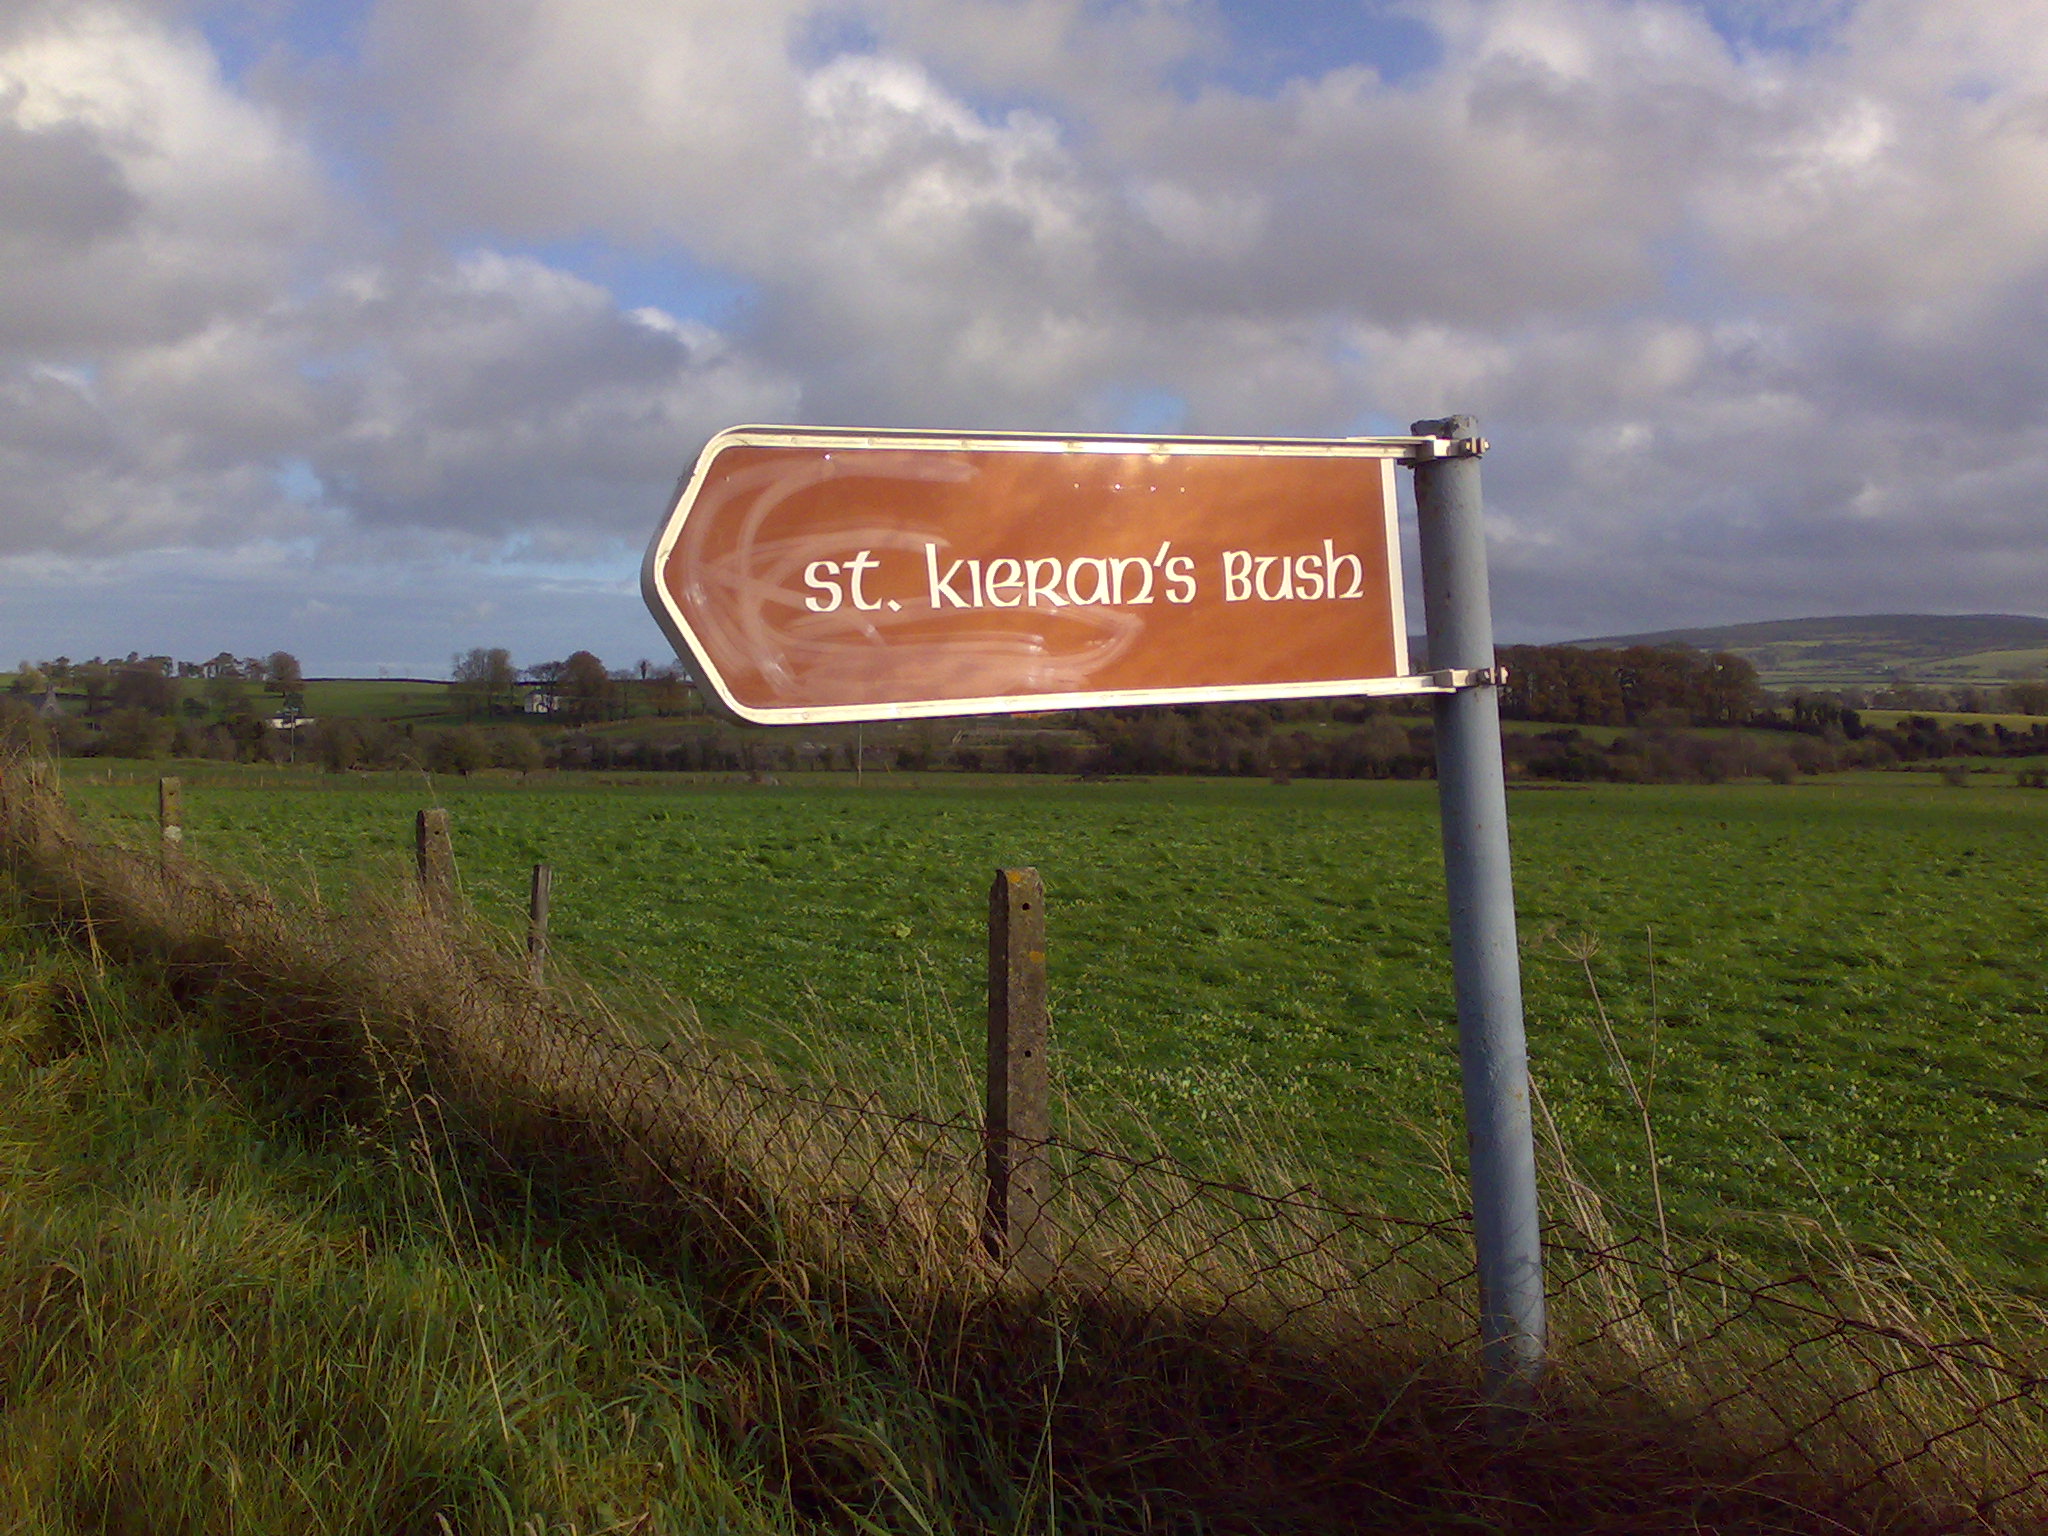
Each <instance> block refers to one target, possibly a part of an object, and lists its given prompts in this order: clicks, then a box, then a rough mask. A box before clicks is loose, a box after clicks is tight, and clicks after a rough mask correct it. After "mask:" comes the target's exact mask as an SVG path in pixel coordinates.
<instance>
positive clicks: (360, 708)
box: [305, 677, 460, 721]
mask: <svg viewBox="0 0 2048 1536" xmlns="http://www.w3.org/2000/svg"><path fill="white" fill-rule="evenodd" d="M305 699H306V703H305V712H306V713H307V714H308V715H311V716H313V717H314V718H315V719H329V720H414V721H418V720H440V719H446V720H451V721H452V720H456V719H459V718H460V715H459V714H458V713H457V712H455V711H453V710H452V709H451V706H450V703H449V698H448V684H446V683H440V682H432V681H427V680H422V679H420V678H404V677H399V678H367V677H314V678H308V679H307V680H306V687H305Z"/></svg>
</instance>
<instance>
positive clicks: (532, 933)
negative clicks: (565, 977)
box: [526, 864, 555, 987]
mask: <svg viewBox="0 0 2048 1536" xmlns="http://www.w3.org/2000/svg"><path fill="white" fill-rule="evenodd" d="M554 884H555V872H554V870H553V869H552V868H550V867H549V866H548V865H546V864H536V865H534V866H533V884H532V885H531V887H529V889H528V891H527V897H526V968H527V973H528V974H529V975H530V976H532V978H533V984H534V985H535V986H536V987H538V986H541V985H542V984H544V983H545V982H546V981H547V977H548V896H549V893H550V892H551V891H552V890H553V889H554Z"/></svg>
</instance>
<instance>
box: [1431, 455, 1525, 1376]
mask: <svg viewBox="0 0 2048 1536" xmlns="http://www.w3.org/2000/svg"><path fill="white" fill-rule="evenodd" d="M1410 430H1411V431H1413V432H1414V433H1415V435H1416V436H1418V437H1436V438H1441V439H1448V440H1449V441H1448V442H1447V443H1446V444H1445V447H1446V449H1447V453H1446V455H1445V456H1443V457H1439V458H1434V459H1429V460H1424V461H1421V462H1418V463H1417V464H1416V466H1415V507H1416V513H1417V519H1418V522H1419V525H1420V532H1421V543H1422V601H1423V611H1424V614H1425V616H1426V618H1427V622H1428V628H1429V665H1430V668H1431V669H1432V670H1441V669H1443V668H1454V669H1458V670H1460V671H1474V672H1478V671H1482V670H1484V671H1486V672H1487V673H1488V674H1489V676H1488V680H1487V681H1486V682H1485V683H1482V684H1480V685H1478V686H1467V687H1460V688H1458V689H1457V690H1456V691H1454V692H1451V693H1447V694H1439V695H1438V696H1437V698H1436V761H1437V801H1438V805H1439V807H1440V808H1441V812H1442V818H1443V840H1444V886H1445V889H1446V891H1447V892H1448V893H1449V896H1450V908H1451V968H1452V972H1453V978H1454V983H1455V986H1456V990H1457V1000H1458V1057H1459V1062H1460V1065H1461V1067H1462V1069H1463V1077H1464V1089H1465V1129H1466V1141H1467V1145H1468V1151H1469V1155H1470V1159H1471V1178H1472V1231H1473V1240H1474V1242H1475V1244H1476V1246H1477V1248H1478V1253H1479V1314H1480V1323H1479V1328H1480V1348H1481V1363H1482V1368H1483V1370H1484V1372H1485V1375H1486V1383H1487V1389H1488V1392H1489V1394H1490V1395H1491V1396H1492V1397H1493V1398H1494V1400H1495V1401H1497V1402H1500V1403H1503V1404H1509V1405H1516V1404H1521V1403H1525V1402H1527V1400H1528V1398H1529V1394H1530V1390H1531V1388H1533V1387H1534V1385H1535V1382H1536V1378H1537V1376H1538V1375H1539V1374H1540V1372H1541V1371H1542V1368H1543V1350H1544V1333H1545V1324H1544V1297H1543V1238H1542V1227H1541V1219H1540V1217H1539V1215H1538V1212H1537V1207H1536V1142H1535V1136H1534V1133H1533V1130H1532V1128H1531V1124H1530V1118H1529V1047H1528V1042H1527V1039H1526V1038H1525V1036H1524V1034H1523V1031H1522V969H1521V957H1520V955H1519V954H1518V953H1517V950H1516V943H1515V891H1514V881H1513V875H1512V872H1511V869H1510V866H1509V859H1508V799H1507V783H1506V779H1505V776H1504V774H1503V771H1502V767H1501V747H1500V697H1499V694H1498V692H1497V691H1496V689H1495V687H1494V686H1493V685H1492V681H1491V669H1492V668H1493V665H1494V657H1493V610H1492V605H1491V601H1490V598H1489V595H1488V591H1487V580H1486V528H1485V524H1484V521H1483V520H1482V518H1481V515H1480V504H1479V451H1480V449H1481V447H1482V445H1481V444H1480V442H1479V441H1478V438H1479V425H1478V423H1477V422H1475V421H1474V420H1473V419H1472V418H1471V417H1470V416H1450V417H1446V418H1444V419H1443V420H1441V421H1418V422H1416V423H1415V425H1414V426H1413V427H1412V428H1411V429H1410Z"/></svg>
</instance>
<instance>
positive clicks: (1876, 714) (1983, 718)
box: [1857, 709, 2041, 731]
mask: <svg viewBox="0 0 2048 1536" xmlns="http://www.w3.org/2000/svg"><path fill="white" fill-rule="evenodd" d="M1857 718H1858V719H1860V720H1861V721H1862V722H1863V723H1864V724H1865V725H1868V726H1872V727H1874V728H1878V729H1890V728H1891V727H1893V726H1896V725H1898V724H1899V723H1900V722H1901V721H1904V720H1914V719H1920V720H1934V721H1937V722H1939V723H1940V724H1942V725H1981V726H1984V727H1986V728H1987V729H1988V728H1989V727H1991V726H1994V725H2002V726H2004V727H2005V728H2006V729H2007V730H2009V731H2031V730H2032V729H2034V727H2035V726H2037V725H2039V724H2041V717H2040V716H2039V715H2016V714H2010V713H2006V714H1985V713H1974V714H1973V713H1971V712H1970V711H1968V710H1961V709H1865V710H1859V711H1858V712H1857Z"/></svg>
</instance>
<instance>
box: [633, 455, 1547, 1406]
mask: <svg viewBox="0 0 2048 1536" xmlns="http://www.w3.org/2000/svg"><path fill="white" fill-rule="evenodd" d="M1413 432H1414V435H1413V436H1410V437H1386V438H1339V439H1282V440H1254V439H1242V438H1195V437H1179V438H1130V437H1067V436H1051V435H1040V434H1028V433H979V434H936V433H929V432H893V431H851V430H840V429H830V428H814V427H739V428H734V429H732V430H731V431H727V432H721V433H719V434H718V435H717V436H716V437H714V438H713V439H712V440H711V441H710V443H709V444H707V445H706V447H705V449H704V451H703V453H702V454H701V455H700V456H699V458H698V460H697V463H696V465H695V467H694V468H693V470H692V471H691V472H690V473H689V474H688V475H686V476H685V477H684V479H683V481H682V483H681V484H680V485H679V486H678V488H677V494H676V499H675V503H674V505H673V506H672V507H671V509H670V511H669V513H668V515H667V517H665V518H664V519H663V521H662V525H661V528H660V529H659V531H658V532H657V533H656V534H655V537H654V541H653V543H652V544H651V545H649V547H648V551H647V558H646V561H645V563H644V565H643V566H642V569H641V588H642V591H643V593H644V594H645V596H646V599H647V604H648V607H649V609H650V610H651V611H652V612H653V614H654V617H655V619H656V620H657V621H658V622H659V623H660V624H661V626H662V628H663V629H664V630H665V631H666V632H667V633H668V636H669V638H670V639H671V641H673V642H674V644H675V646H676V648H677V650H678V651H679V652H681V653H683V654H685V655H687V656H688V658H689V660H690V662H691V664H692V667H693V669H694V671H695V673H696V676H697V677H698V679H699V680H700V682H701V683H702V685H703V687H704V690H705V693H706V696H707V697H708V698H709V699H710V700H711V702H712V703H713V704H714V705H716V706H717V707H718V708H720V709H721V710H723V711H724V712H726V713H728V714H729V715H731V716H733V717H735V718H737V719H740V720H743V721H748V722H752V723H755V724H764V725H776V724H790V725H800V724H813V723H820V722H826V721H864V720H903V719H914V718H919V717H928V716H939V715H968V714H990V713H1009V712H1015V711H1025V710H1056V709H1083V708H1091V707H1105V706H1115V705H1134V704H1183V703H1203V702H1215V701H1223V700H1246V699H1290V698H1293V699H1298V698H1331V697H1341V696H1357V695H1415V694H1428V695H1433V696H1435V708H1436V732H1437V763H1438V767H1437V777H1438V793H1439V801H1440V804H1441V808H1442V817H1443V844H1444V874H1445V884H1446V887H1447V890H1448V892H1449V897H1450V914H1451V957H1452V965H1453V972H1454V977H1455V985H1456V993H1457V1008H1458V1036H1459V1053H1460V1060H1461V1063H1462V1070H1463V1079H1464V1094H1465V1114H1466V1124H1467V1131H1468V1136H1469V1141H1470V1152H1471V1180H1472V1218H1473V1230H1474V1237H1475V1242H1476V1244H1477V1248H1478V1259H1479V1282H1480V1293H1481V1294H1480V1316H1481V1344H1482V1351H1483V1356H1482V1357H1483V1362H1484V1368H1485V1373H1486V1377H1487V1382H1488V1386H1489V1390H1490V1391H1491V1392H1492V1394H1493V1395H1494V1397H1495V1398H1496V1400H1498V1401H1502V1402H1508V1403H1512V1402H1514V1401H1517V1400H1519V1399H1522V1398H1525V1397H1526V1396H1527V1394H1528V1391H1529V1389H1530V1388H1531V1387H1532V1386H1533V1384H1534V1382H1535V1379H1536V1376H1537V1373H1538V1371H1539V1370H1540V1369H1541V1365H1542V1359H1543V1348H1544V1293H1543V1268H1542V1251H1541V1246H1540V1233H1539V1226H1538V1218H1537V1208H1536V1164H1535V1146H1534V1140H1533V1136H1532V1134H1531V1125H1530V1115H1529V1081H1528V1054H1527V1048H1526V1045H1525V1043H1524V1039H1523V1030H1522V1002H1521V974H1520V965H1519V961H1518V958H1517V953H1516V945H1515V915H1514V893H1513V888H1512V885H1511V881H1510V871H1509V860H1508V835H1507V795H1506V786H1505V783H1504V780H1503V775H1502V766H1501V749H1500V710H1499V700H1498V697H1497V695H1496V691H1495V690H1496V686H1497V683H1498V681H1499V679H1498V676H1497V674H1496V672H1495V670H1494V658H1493V621H1492V615H1491V612H1490V609H1489V606H1488V598H1487V580H1486V546H1485V530H1484V527H1483V525H1482V522H1481V515H1480V505H1479V456H1480V454H1481V453H1483V452H1484V451H1485V444H1484V443H1483V442H1482V441H1481V440H1480V438H1479V436H1478V433H1477V430H1476V428H1475V425H1474V423H1473V421H1472V419H1471V418H1470V417H1465V416H1453V417H1450V418H1447V419H1445V420H1442V421H1422V422H1417V423H1416V424H1415V426H1414V429H1413ZM1397 464H1398V465H1407V466H1409V467H1410V468H1412V469H1413V470H1414V473H1415V493H1416V503H1417V508H1418V512H1419V517H1420V529H1421V546H1422V547H1421V554H1422V568H1423V599H1424V612H1425V617H1426V620H1427V627H1428V634H1429V658H1430V667H1431V670H1429V671H1426V672H1420V673H1418V672H1412V671H1411V670H1410V668H1409V661H1408V646H1407V619H1406V614H1405V611H1404V609H1403V606H1402V594H1401V561H1400V551H1399V547H1398V543H1397V539H1396V530H1395V502H1394V483H1393V472H1394V467H1395V466H1396V465H1397Z"/></svg>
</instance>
